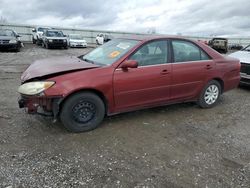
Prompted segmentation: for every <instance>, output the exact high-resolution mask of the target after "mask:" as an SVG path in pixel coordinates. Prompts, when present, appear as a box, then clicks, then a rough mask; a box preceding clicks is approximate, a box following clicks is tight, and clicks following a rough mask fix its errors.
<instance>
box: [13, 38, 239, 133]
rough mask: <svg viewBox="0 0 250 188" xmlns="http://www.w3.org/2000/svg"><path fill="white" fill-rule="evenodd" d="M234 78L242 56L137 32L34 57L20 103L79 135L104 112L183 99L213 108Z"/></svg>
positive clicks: (236, 81) (232, 85) (24, 78)
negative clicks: (73, 52)
mask: <svg viewBox="0 0 250 188" xmlns="http://www.w3.org/2000/svg"><path fill="white" fill-rule="evenodd" d="M239 80H240V63H239V60H237V59H234V58H229V57H224V56H223V55H221V54H219V53H218V52H216V51H214V50H213V49H211V48H210V47H209V46H207V45H205V44H202V43H200V42H198V41H197V42H196V41H191V40H186V39H182V38H174V37H163V36H162V37H159V36H158V37H157V36H141V37H140V36H135V37H130V38H120V39H113V40H111V41H109V42H108V43H105V44H104V45H102V46H100V47H98V48H96V49H94V50H93V51H91V52H89V53H88V54H86V55H84V56H81V57H54V58H51V59H44V60H37V61H36V62H34V63H33V64H32V65H30V67H28V69H27V70H26V71H25V72H24V73H23V74H22V77H21V81H22V85H21V86H20V87H19V89H18V92H19V93H20V94H21V98H20V100H19V106H20V108H24V107H25V108H27V112H28V113H39V114H40V113H45V114H46V115H51V116H53V117H54V118H56V119H57V118H59V119H60V120H61V122H62V123H63V124H64V126H65V127H66V128H67V129H68V130H70V131H73V132H81V131H89V130H92V129H95V128H96V127H97V126H98V125H99V124H100V123H101V122H102V120H103V118H104V116H105V115H108V116H109V115H114V114H117V113H122V112H127V111H132V110H138V109H143V108H149V107H155V106H162V105H166V104H173V103H181V102H188V101H197V102H198V104H199V105H200V107H202V108H210V107H213V106H214V105H216V104H217V103H218V100H219V98H220V95H221V94H222V93H224V92H226V91H228V90H231V89H233V88H236V87H237V86H238V84H239Z"/></svg>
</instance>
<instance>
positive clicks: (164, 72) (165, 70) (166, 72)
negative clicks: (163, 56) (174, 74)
mask: <svg viewBox="0 0 250 188" xmlns="http://www.w3.org/2000/svg"><path fill="white" fill-rule="evenodd" d="M161 74H169V72H168V70H167V69H164V70H162V71H161Z"/></svg>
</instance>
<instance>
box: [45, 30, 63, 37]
mask: <svg viewBox="0 0 250 188" xmlns="http://www.w3.org/2000/svg"><path fill="white" fill-rule="evenodd" d="M47 36H48V37H63V33H62V32H61V31H48V32H47Z"/></svg>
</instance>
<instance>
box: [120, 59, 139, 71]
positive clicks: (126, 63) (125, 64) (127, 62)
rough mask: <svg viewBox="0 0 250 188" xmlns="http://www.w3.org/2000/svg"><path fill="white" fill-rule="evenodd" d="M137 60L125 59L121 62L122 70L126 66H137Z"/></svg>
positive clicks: (125, 68)
mask: <svg viewBox="0 0 250 188" xmlns="http://www.w3.org/2000/svg"><path fill="white" fill-rule="evenodd" d="M137 67H138V62H137V61H135V60H127V61H125V62H123V63H122V64H121V68H122V69H123V70H127V69H128V68H137Z"/></svg>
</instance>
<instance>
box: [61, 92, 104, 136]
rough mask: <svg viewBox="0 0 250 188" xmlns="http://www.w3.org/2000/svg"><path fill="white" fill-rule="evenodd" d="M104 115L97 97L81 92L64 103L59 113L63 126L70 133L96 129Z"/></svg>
mask: <svg viewBox="0 0 250 188" xmlns="http://www.w3.org/2000/svg"><path fill="white" fill-rule="evenodd" d="M104 115H105V106H104V103H103V101H102V99H100V97H98V96H97V95H95V94H93V93H90V92H81V93H77V94H75V95H73V96H71V97H70V98H69V99H67V100H66V101H65V103H64V104H63V107H62V109H61V113H60V119H61V121H62V123H63V125H64V126H65V127H66V129H68V130H69V131H72V132H85V131H90V130H93V129H95V128H97V127H98V125H100V123H101V122H102V120H103V118H104Z"/></svg>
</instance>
